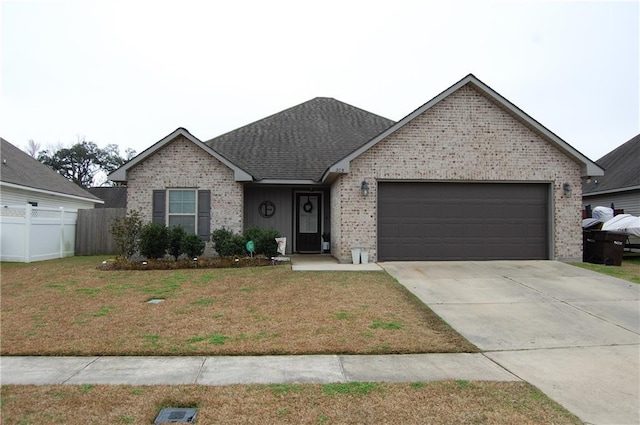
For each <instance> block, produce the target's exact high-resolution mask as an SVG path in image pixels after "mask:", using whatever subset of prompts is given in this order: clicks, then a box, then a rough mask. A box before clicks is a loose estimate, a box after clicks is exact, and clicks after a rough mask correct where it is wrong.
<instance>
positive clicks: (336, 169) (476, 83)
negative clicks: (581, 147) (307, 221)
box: [323, 74, 604, 180]
mask: <svg viewBox="0 0 640 425" xmlns="http://www.w3.org/2000/svg"><path fill="white" fill-rule="evenodd" d="M466 85H469V86H471V87H473V88H474V89H475V90H476V91H478V92H479V93H481V94H482V95H483V96H485V97H486V98H488V99H489V100H490V101H492V102H493V103H495V104H496V105H498V106H499V107H500V108H502V109H503V110H505V111H506V112H507V113H509V114H510V115H512V116H513V117H514V118H516V119H517V120H518V121H520V122H521V123H522V124H523V125H525V126H527V127H528V128H530V129H531V130H533V131H535V132H536V133H538V134H540V135H541V136H542V137H544V138H545V139H546V140H548V141H549V142H550V143H552V144H553V145H554V146H555V147H556V148H558V149H560V150H561V151H562V152H563V153H564V154H565V155H567V156H568V157H570V158H571V159H573V160H574V161H575V162H577V163H579V164H581V165H582V174H583V175H584V176H601V175H602V174H603V173H604V171H603V170H602V168H600V167H599V166H598V165H597V164H596V163H594V162H593V161H591V160H590V159H589V158H587V157H586V156H584V155H583V154H582V153H580V152H578V151H577V150H576V149H575V148H573V147H572V146H571V145H569V144H568V143H567V142H565V141H564V140H562V139H561V138H559V137H558V136H556V135H555V134H554V133H553V132H551V131H550V130H548V129H547V128H546V127H544V126H543V125H542V124H540V123H539V122H537V121H536V120H534V119H533V118H531V117H530V116H529V115H527V114H526V113H524V112H523V111H522V110H521V109H520V108H518V107H517V106H515V105H514V104H513V103H511V102H509V101H508V100H507V99H505V98H504V97H502V96H501V95H500V94H498V93H497V92H496V91H494V90H493V89H491V88H490V87H489V86H487V85H486V84H484V83H483V82H482V81H480V80H479V79H478V78H476V77H475V76H474V75H473V74H469V75H467V76H466V77H464V78H463V79H461V80H460V81H458V82H457V83H455V84H454V85H452V86H451V87H449V88H448V89H446V90H445V91H443V92H442V93H440V94H439V95H437V96H436V97H434V98H433V99H431V100H430V101H428V102H427V103H425V104H424V105H422V106H421V107H419V108H418V109H416V110H415V111H413V112H411V113H410V114H409V115H407V116H406V117H404V118H403V119H401V120H400V121H398V122H397V123H396V124H395V125H393V126H391V127H389V128H388V129H386V130H385V131H383V132H382V133H380V134H379V135H377V136H376V137H375V138H373V139H372V140H370V141H369V142H368V143H366V144H364V145H363V146H361V147H359V148H358V149H356V150H355V151H353V152H351V153H350V154H348V155H347V156H345V157H344V158H341V159H340V160H339V161H337V162H336V163H334V164H332V165H331V167H329V169H328V170H327V171H326V173H325V174H324V176H323V180H324V179H327V178H328V177H329V176H330V175H331V174H334V173H338V174H339V173H345V172H349V167H350V163H351V161H352V160H354V159H355V158H357V157H358V156H360V155H361V154H362V153H364V152H365V151H367V150H369V149H370V148H371V147H373V146H375V145H376V144H378V143H379V142H381V141H382V140H384V139H386V138H387V137H388V136H390V135H391V134H393V133H395V132H396V131H398V130H400V129H401V128H402V127H404V126H405V125H407V124H408V123H409V122H411V121H412V120H413V119H414V118H416V117H418V116H419V115H421V114H423V113H424V112H426V111H427V110H429V109H431V108H432V107H434V106H435V105H437V104H438V103H439V102H440V101H442V100H443V99H445V98H447V97H448V96H450V95H451V94H453V93H455V92H456V91H458V90H459V89H460V88H462V87H464V86H466Z"/></svg>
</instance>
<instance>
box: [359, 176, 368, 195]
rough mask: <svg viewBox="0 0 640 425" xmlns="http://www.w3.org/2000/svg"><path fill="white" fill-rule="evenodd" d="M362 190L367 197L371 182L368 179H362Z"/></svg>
mask: <svg viewBox="0 0 640 425" xmlns="http://www.w3.org/2000/svg"><path fill="white" fill-rule="evenodd" d="M360 191H361V192H362V196H364V197H365V198H366V197H367V196H368V195H369V183H367V181H366V180H362V183H361V184H360Z"/></svg>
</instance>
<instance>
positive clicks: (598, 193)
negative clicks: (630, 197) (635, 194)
mask: <svg viewBox="0 0 640 425" xmlns="http://www.w3.org/2000/svg"><path fill="white" fill-rule="evenodd" d="M632 190H640V185H638V186H628V187H619V188H616V189H608V190H601V191H598V192H582V197H583V198H586V197H589V196H600V195H609V194H612V193H620V192H629V191H632Z"/></svg>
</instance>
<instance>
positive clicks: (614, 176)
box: [582, 134, 640, 194]
mask: <svg viewBox="0 0 640 425" xmlns="http://www.w3.org/2000/svg"><path fill="white" fill-rule="evenodd" d="M596 164H598V165H599V166H601V167H602V168H604V169H605V172H604V176H601V177H598V178H595V179H592V180H591V183H585V184H584V185H583V186H582V192H583V193H584V194H588V193H593V192H603V191H608V190H618V189H623V188H625V187H634V186H640V134H638V135H637V136H635V137H633V138H632V139H631V140H629V141H628V142H626V143H624V144H623V145H621V146H619V147H617V148H616V149H614V150H612V151H611V152H609V153H608V154H606V155H605V156H603V157H602V158H600V159H599V160H597V161H596ZM596 181H597V182H598V183H596Z"/></svg>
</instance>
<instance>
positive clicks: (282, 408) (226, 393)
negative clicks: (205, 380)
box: [2, 381, 581, 425]
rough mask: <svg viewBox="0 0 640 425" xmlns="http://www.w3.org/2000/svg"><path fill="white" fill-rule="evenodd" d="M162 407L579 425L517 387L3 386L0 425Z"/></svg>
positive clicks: (321, 420) (230, 417)
mask: <svg viewBox="0 0 640 425" xmlns="http://www.w3.org/2000/svg"><path fill="white" fill-rule="evenodd" d="M164 407H195V408H198V414H197V418H196V421H195V422H196V423H198V424H212V423H216V424H218V423H219V424H231V423H233V424H237V423H247V424H253V423H267V424H269V423H281V424H300V423H306V424H329V423H332V424H333V423H340V424H364V423H370V424H373V423H385V424H403V425H404V424H521V425H525V424H576V425H577V424H580V423H581V422H580V420H579V419H578V418H576V417H575V416H573V415H572V414H570V413H569V412H567V411H566V410H565V409H563V408H562V407H560V406H559V405H558V404H557V403H555V402H553V401H551V400H550V399H549V398H547V397H546V396H545V395H544V394H542V393H541V392H540V391H539V390H537V389H536V388H535V387H533V386H532V385H529V384H527V383H525V382H468V381H449V382H428V383H423V382H414V383H405V384H387V383H366V382H351V383H348V384H327V385H317V384H313V385H311V384H305V385H287V384H277V385H231V386H225V387H203V386H195V385H189V386H152V387H146V386H142V387H132V386H102V385H96V386H93V385H82V386H72V385H52V386H31V385H25V386H13V385H8V386H3V387H2V420H3V423H5V424H41V425H47V424H59V423H65V424H90V423H108V424H150V423H153V420H154V419H155V418H156V416H157V415H158V412H159V411H160V409H162V408H164Z"/></svg>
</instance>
